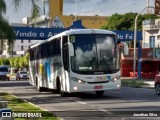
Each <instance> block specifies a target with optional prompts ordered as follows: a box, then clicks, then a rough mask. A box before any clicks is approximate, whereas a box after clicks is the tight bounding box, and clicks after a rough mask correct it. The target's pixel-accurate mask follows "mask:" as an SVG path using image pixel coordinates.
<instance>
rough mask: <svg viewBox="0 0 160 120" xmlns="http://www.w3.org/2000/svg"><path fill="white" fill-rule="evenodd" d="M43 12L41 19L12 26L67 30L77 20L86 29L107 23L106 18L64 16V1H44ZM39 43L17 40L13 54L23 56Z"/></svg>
mask: <svg viewBox="0 0 160 120" xmlns="http://www.w3.org/2000/svg"><path fill="white" fill-rule="evenodd" d="M43 11H44V12H43V15H42V16H40V17H39V18H36V19H31V17H25V18H23V19H22V24H12V26H29V27H42V28H67V27H70V26H71V25H72V24H73V22H74V21H75V20H82V25H83V26H84V27H86V28H101V27H102V26H104V25H106V23H107V17H106V16H98V15H95V16H74V15H63V0H43ZM40 41H42V40H40ZM38 42H39V40H16V41H15V44H14V48H13V51H14V52H13V53H14V55H23V54H24V52H25V51H26V50H27V49H28V48H29V47H30V46H31V45H33V44H36V43H38Z"/></svg>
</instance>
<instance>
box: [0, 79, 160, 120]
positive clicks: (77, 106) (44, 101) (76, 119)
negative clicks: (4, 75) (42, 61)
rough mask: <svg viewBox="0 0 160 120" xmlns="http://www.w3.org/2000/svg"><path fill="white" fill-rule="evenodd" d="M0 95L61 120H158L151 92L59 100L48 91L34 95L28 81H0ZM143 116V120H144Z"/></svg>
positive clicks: (159, 105) (158, 105) (159, 102)
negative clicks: (37, 107)
mask: <svg viewBox="0 0 160 120" xmlns="http://www.w3.org/2000/svg"><path fill="white" fill-rule="evenodd" d="M0 92H8V93H11V94H14V95H16V96H18V97H20V98H22V99H25V100H27V101H29V102H31V103H33V104H35V105H38V106H40V107H41V108H43V109H46V110H48V111H51V112H53V113H54V114H55V115H57V116H59V117H61V118H63V119H65V120H99V119H101V120H160V96H158V95H156V94H155V91H154V89H147V88H128V87H124V88H121V89H120V90H113V91H105V94H104V96H103V97H98V96H96V94H95V93H94V92H87V93H78V94H71V95H70V96H69V97H60V95H59V94H56V93H52V92H51V91H46V92H41V93H39V92H37V90H36V88H35V87H34V86H31V85H30V84H29V82H28V81H14V80H12V81H0ZM144 116H146V117H144Z"/></svg>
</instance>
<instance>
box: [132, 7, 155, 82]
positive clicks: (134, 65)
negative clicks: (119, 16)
mask: <svg viewBox="0 0 160 120" xmlns="http://www.w3.org/2000/svg"><path fill="white" fill-rule="evenodd" d="M147 8H153V9H154V7H153V6H147V7H145V8H144V9H143V10H142V11H141V12H140V13H138V14H137V16H136V18H135V26H134V55H133V60H134V63H133V79H134V80H135V72H136V40H137V19H138V16H139V15H140V14H141V13H142V12H143V11H144V10H145V9H147Z"/></svg>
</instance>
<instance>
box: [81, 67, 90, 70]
mask: <svg viewBox="0 0 160 120" xmlns="http://www.w3.org/2000/svg"><path fill="white" fill-rule="evenodd" d="M79 70H92V67H79Z"/></svg>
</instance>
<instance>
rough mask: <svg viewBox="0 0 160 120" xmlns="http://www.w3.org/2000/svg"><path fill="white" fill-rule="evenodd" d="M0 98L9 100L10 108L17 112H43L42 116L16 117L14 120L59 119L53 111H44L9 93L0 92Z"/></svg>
mask: <svg viewBox="0 0 160 120" xmlns="http://www.w3.org/2000/svg"><path fill="white" fill-rule="evenodd" d="M0 99H2V100H5V101H8V108H11V109H12V112H15V113H27V112H28V113H41V115H42V118H15V119H14V120H58V118H56V117H55V116H54V115H53V114H52V113H50V112H48V111H44V110H42V109H41V108H39V107H36V106H34V105H32V104H30V103H29V102H27V101H24V100H22V99H19V98H17V97H15V96H13V95H10V94H8V93H0Z"/></svg>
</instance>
